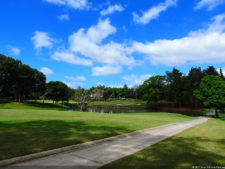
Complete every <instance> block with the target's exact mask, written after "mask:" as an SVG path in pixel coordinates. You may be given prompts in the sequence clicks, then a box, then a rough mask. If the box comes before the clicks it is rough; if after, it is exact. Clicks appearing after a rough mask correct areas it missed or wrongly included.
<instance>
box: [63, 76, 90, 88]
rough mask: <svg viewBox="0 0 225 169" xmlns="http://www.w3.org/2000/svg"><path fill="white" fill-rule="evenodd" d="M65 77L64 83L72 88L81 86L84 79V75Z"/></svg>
mask: <svg viewBox="0 0 225 169" xmlns="http://www.w3.org/2000/svg"><path fill="white" fill-rule="evenodd" d="M65 79H67V81H64V83H66V84H67V85H68V86H69V87H72V88H76V87H78V86H83V83H82V82H84V81H86V77H85V76H65ZM68 80H69V81H68Z"/></svg>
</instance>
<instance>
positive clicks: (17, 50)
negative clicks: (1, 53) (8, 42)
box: [7, 46, 21, 56]
mask: <svg viewBox="0 0 225 169" xmlns="http://www.w3.org/2000/svg"><path fill="white" fill-rule="evenodd" d="M7 49H8V50H9V52H10V54H11V55H14V56H17V55H20V52H21V51H20V48H18V47H13V46H7Z"/></svg>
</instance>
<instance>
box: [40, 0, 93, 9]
mask: <svg viewBox="0 0 225 169" xmlns="http://www.w3.org/2000/svg"><path fill="white" fill-rule="evenodd" d="M44 1H45V2H48V3H53V4H57V5H63V6H67V7H70V8H74V9H87V8H89V2H88V0H44Z"/></svg>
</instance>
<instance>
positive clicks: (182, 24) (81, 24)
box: [0, 0, 225, 88]
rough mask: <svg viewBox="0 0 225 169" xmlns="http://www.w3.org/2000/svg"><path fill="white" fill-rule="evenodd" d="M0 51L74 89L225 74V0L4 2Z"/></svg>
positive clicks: (0, 14)
mask: <svg viewBox="0 0 225 169" xmlns="http://www.w3.org/2000/svg"><path fill="white" fill-rule="evenodd" d="M0 53H1V54H4V55H6V56H10V57H13V58H15V59H19V60H21V61H22V62H23V63H24V64H27V65H29V66H31V67H33V68H36V69H38V70H39V71H41V72H43V73H44V74H45V75H46V77H47V81H57V80H58V81H62V82H64V83H66V84H67V85H68V86H70V87H72V88H76V87H78V86H81V87H84V88H90V87H91V86H98V85H105V86H110V87H121V86H123V85H124V84H127V85H128V86H130V87H131V86H134V85H139V84H141V83H142V82H143V81H144V80H146V79H148V78H149V77H151V76H154V75H164V74H165V71H171V70H172V69H173V68H174V67H176V68H177V69H179V70H180V71H181V72H182V73H183V74H184V75H186V74H188V71H189V70H190V68H191V67H201V68H202V69H205V68H207V67H208V66H211V65H212V66H214V67H215V68H217V69H219V68H222V69H223V71H224V73H225V0H126V1H124V0H111V1H110V0H108V1H107V0H32V1H28V0H1V1H0Z"/></svg>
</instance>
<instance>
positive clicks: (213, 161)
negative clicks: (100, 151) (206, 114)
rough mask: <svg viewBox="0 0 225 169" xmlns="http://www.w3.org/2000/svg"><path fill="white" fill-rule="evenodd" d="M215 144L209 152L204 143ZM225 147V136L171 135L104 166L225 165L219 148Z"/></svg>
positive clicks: (120, 168)
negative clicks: (172, 136)
mask: <svg viewBox="0 0 225 169" xmlns="http://www.w3.org/2000/svg"><path fill="white" fill-rule="evenodd" d="M201 144H202V145H204V146H206V147H207V146H210V145H211V146H212V145H213V146H215V147H216V148H215V151H214V152H213V151H207V149H206V147H204V146H201ZM218 149H219V150H222V151H223V150H225V139H207V138H203V137H189V138H184V137H178V138H171V139H168V140H165V141H163V142H160V143H158V144H156V145H153V146H151V147H148V148H146V149H144V150H142V151H140V152H138V153H136V154H134V155H131V156H128V157H125V158H122V159H121V160H118V161H115V162H113V163H110V164H108V165H106V166H104V167H102V168H101V169H111V168H113V169H114V168H116V169H123V168H132V169H155V168H160V169H180V168H185V169H186V168H192V167H193V166H203V167H207V166H223V167H224V166H225V155H224V154H223V155H222V154H221V152H220V153H219V152H217V151H216V150H218Z"/></svg>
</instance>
